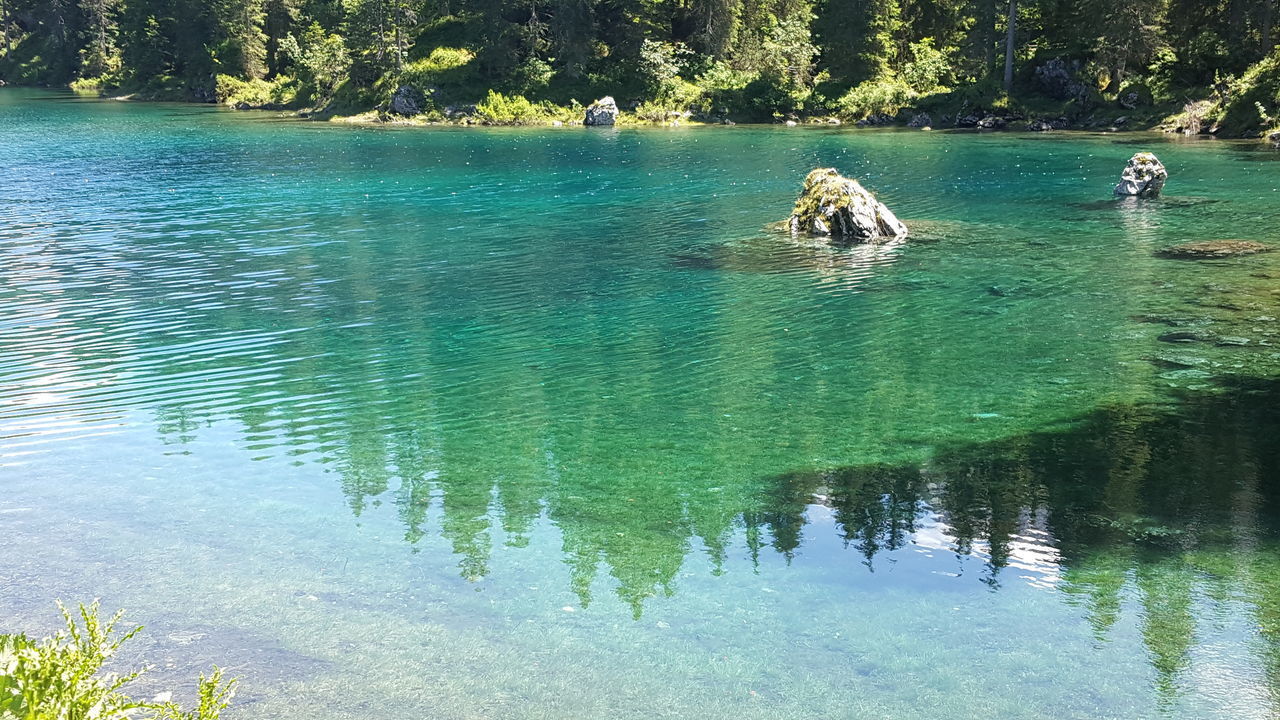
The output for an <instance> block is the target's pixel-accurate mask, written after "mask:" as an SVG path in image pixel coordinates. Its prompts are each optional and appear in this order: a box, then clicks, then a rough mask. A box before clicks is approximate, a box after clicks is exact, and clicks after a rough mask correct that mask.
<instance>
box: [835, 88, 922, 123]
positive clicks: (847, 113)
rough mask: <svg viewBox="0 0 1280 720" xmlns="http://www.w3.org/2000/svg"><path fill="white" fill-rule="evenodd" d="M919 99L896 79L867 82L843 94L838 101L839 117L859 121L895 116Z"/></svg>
mask: <svg viewBox="0 0 1280 720" xmlns="http://www.w3.org/2000/svg"><path fill="white" fill-rule="evenodd" d="M917 97H919V93H917V92H916V91H915V90H913V89H912V88H911V86H909V85H907V84H906V83H905V82H903V81H902V80H900V79H898V78H896V77H890V78H882V79H879V80H867V81H866V82H863V83H860V84H859V85H858V86H856V87H854V88H853V89H852V90H850V91H849V92H847V93H845V94H844V95H843V96H842V97H841V98H840V99H839V100H838V101H837V107H838V112H839V114H840V115H842V116H844V117H847V118H849V119H852V120H861V119H863V118H865V117H869V116H871V115H890V116H892V115H897V114H898V111H900V110H902V109H903V108H904V107H907V106H908V105H910V104H911V103H912V101H913V100H915V99H916V98H917Z"/></svg>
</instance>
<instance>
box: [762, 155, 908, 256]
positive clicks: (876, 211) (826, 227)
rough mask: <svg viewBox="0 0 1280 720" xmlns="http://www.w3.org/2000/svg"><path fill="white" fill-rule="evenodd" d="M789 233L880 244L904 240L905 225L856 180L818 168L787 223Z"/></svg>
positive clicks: (808, 178)
mask: <svg viewBox="0 0 1280 720" xmlns="http://www.w3.org/2000/svg"><path fill="white" fill-rule="evenodd" d="M787 227H788V229H790V231H791V232H792V234H796V235H799V234H802V233H803V234H811V235H829V236H831V237H832V238H834V239H837V240H840V241H843V242H851V243H883V242H888V241H891V240H898V239H902V238H905V237H907V226H906V225H903V224H902V221H900V220H898V218H897V217H895V216H894V214H893V213H892V212H890V210H889V208H887V207H885V206H884V203H882V202H880V201H879V200H876V198H875V196H874V195H872V194H871V193H870V192H869V191H868V190H867V189H866V188H864V187H862V185H860V184H859V183H858V181H857V180H853V179H851V178H847V177H844V176H843V175H841V174H840V173H838V172H836V171H835V169H834V168H818V169H817V170H813V171H811V172H810V173H809V174H808V175H807V176H805V179H804V190H802V191H801V192H800V197H799V199H797V200H796V206H795V209H794V210H792V211H791V217H790V219H788V220H787Z"/></svg>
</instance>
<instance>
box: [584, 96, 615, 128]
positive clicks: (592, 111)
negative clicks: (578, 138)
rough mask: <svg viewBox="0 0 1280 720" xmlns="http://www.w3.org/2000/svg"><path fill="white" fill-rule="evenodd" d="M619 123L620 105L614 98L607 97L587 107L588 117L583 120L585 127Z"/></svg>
mask: <svg viewBox="0 0 1280 720" xmlns="http://www.w3.org/2000/svg"><path fill="white" fill-rule="evenodd" d="M617 121H618V103H616V102H614V100H613V98H612V97H610V96H608V95H605V96H604V97H602V98H600V99H599V100H597V101H595V102H593V103H591V104H590V105H588V106H587V115H586V117H585V118H583V120H582V124H583V125H602V126H609V125H613V124H614V123H616V122H617Z"/></svg>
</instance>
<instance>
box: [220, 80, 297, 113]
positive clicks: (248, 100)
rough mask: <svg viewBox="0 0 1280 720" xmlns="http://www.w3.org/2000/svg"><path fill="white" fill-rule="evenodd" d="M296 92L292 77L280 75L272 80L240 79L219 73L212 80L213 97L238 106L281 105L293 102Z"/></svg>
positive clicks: (225, 103)
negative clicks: (213, 80)
mask: <svg viewBox="0 0 1280 720" xmlns="http://www.w3.org/2000/svg"><path fill="white" fill-rule="evenodd" d="M296 93H297V87H296V83H295V82H294V80H293V79H292V78H288V77H280V78H277V79H275V80H274V81H267V80H261V79H258V78H254V79H253V80H241V79H240V78H237V77H232V76H230V75H219V76H217V78H216V79H215V82H214V90H213V94H214V97H215V98H217V100H218V102H220V103H222V104H223V105H230V106H231V107H238V108H260V107H271V106H283V105H288V104H290V103H292V102H293V100H294V98H295V96H296Z"/></svg>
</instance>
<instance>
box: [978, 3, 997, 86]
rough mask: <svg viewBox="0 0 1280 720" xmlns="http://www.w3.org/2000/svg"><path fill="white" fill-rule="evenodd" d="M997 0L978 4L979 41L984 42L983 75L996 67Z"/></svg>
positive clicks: (986, 74)
mask: <svg viewBox="0 0 1280 720" xmlns="http://www.w3.org/2000/svg"><path fill="white" fill-rule="evenodd" d="M996 37H997V36H996V0H982V1H981V3H979V5H978V42H979V43H981V44H982V76H983V77H987V76H988V75H990V74H991V72H992V70H994V69H995V62H996V56H995V47H996Z"/></svg>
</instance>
